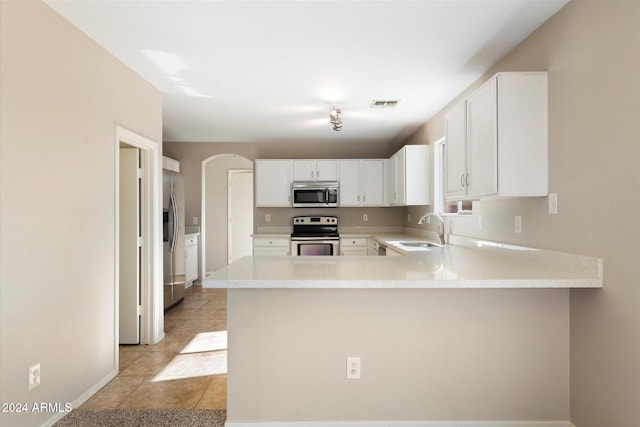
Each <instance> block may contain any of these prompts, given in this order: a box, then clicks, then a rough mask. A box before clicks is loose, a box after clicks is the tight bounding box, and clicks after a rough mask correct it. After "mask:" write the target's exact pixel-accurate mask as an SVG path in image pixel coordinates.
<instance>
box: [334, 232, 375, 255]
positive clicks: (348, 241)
mask: <svg viewBox="0 0 640 427" xmlns="http://www.w3.org/2000/svg"><path fill="white" fill-rule="evenodd" d="M368 241H369V239H368V238H367V237H348V236H340V255H342V256H366V255H367V252H368V250H367V249H368Z"/></svg>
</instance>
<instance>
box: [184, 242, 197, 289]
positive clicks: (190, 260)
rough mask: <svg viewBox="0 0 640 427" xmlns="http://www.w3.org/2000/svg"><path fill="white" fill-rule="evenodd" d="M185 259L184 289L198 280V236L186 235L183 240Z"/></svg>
mask: <svg viewBox="0 0 640 427" xmlns="http://www.w3.org/2000/svg"><path fill="white" fill-rule="evenodd" d="M184 252H185V253H184V257H185V276H184V281H185V287H187V288H189V287H191V285H193V281H194V280H196V279H197V278H198V236H197V235H195V234H187V235H186V236H185V239H184Z"/></svg>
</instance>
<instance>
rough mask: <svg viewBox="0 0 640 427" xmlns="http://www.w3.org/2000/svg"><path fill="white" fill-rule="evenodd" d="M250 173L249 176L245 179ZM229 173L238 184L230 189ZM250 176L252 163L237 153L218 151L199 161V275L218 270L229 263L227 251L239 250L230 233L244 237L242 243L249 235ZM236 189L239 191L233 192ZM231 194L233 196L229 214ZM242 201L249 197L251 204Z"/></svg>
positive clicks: (250, 212)
mask: <svg viewBox="0 0 640 427" xmlns="http://www.w3.org/2000/svg"><path fill="white" fill-rule="evenodd" d="M243 174H244V175H243ZM249 175H250V176H251V178H247V177H248V176H249ZM232 176H233V180H234V181H236V182H237V184H234V185H235V186H236V188H234V189H233V191H230V190H229V180H230V177H232ZM252 177H253V162H252V161H251V160H249V159H247V158H245V157H242V156H239V155H236V154H218V155H215V156H212V157H209V158H208V159H205V160H203V161H202V197H201V199H202V208H201V209H202V212H201V217H202V222H201V229H200V235H201V242H202V252H201V262H200V277H201V278H204V277H206V274H207V273H208V272H213V271H216V270H219V269H220V268H222V267H224V266H226V265H227V264H229V262H230V254H231V256H232V257H233V254H234V253H241V252H240V249H238V250H237V251H236V250H234V248H240V247H242V246H243V244H242V243H238V242H236V243H235V245H234V243H233V241H235V237H232V236H241V237H239V238H240V239H241V238H242V237H244V238H245V239H244V241H245V242H246V241H247V239H250V238H251V234H252V233H253V178H252ZM236 189H238V190H239V191H241V193H239V192H236ZM240 189H241V190H240ZM230 197H233V200H232V201H231V206H232V207H231V209H232V212H231V213H230V211H229V209H230ZM241 200H242V201H244V202H246V201H247V200H250V201H251V202H250V207H249V205H248V204H246V203H244V204H242V202H241ZM239 206H243V207H242V208H240V207H239ZM240 217H242V219H240ZM230 222H231V226H230ZM232 239H233V241H232ZM239 241H241V240H239ZM229 245H231V251H230V246H229Z"/></svg>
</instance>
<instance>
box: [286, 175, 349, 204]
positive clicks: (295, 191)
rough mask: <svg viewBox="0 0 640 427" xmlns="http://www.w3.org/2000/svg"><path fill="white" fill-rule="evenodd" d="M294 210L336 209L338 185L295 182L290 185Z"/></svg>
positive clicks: (329, 182) (327, 182) (334, 183)
mask: <svg viewBox="0 0 640 427" xmlns="http://www.w3.org/2000/svg"><path fill="white" fill-rule="evenodd" d="M291 200H292V203H293V207H294V208H335V207H338V183H337V182H336V181H295V182H294V183H293V184H292V185H291Z"/></svg>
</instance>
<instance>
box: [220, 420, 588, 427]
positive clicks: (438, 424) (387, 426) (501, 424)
mask: <svg viewBox="0 0 640 427" xmlns="http://www.w3.org/2000/svg"><path fill="white" fill-rule="evenodd" d="M225 426H226V427H280V426H282V427H365V426H367V427H368V426H371V427H576V426H574V425H573V424H572V423H570V422H569V421H327V422H318V421H313V422H311V421H309V422H264V423H260V422H249V423H244V422H227V423H225Z"/></svg>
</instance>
